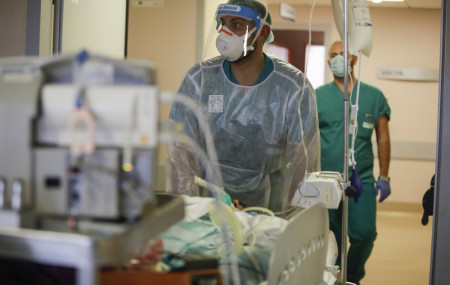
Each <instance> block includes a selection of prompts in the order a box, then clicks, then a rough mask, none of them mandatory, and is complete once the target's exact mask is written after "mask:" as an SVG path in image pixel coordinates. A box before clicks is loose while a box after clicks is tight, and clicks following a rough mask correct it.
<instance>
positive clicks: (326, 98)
mask: <svg viewBox="0 0 450 285" xmlns="http://www.w3.org/2000/svg"><path fill="white" fill-rule="evenodd" d="M357 87H358V84H355V87H354V88H353V91H352V98H351V102H352V105H354V104H355V101H356V92H357ZM359 94H360V95H359V110H358V133H357V136H356V141H355V160H356V170H357V171H358V174H359V175H360V177H361V179H362V181H363V183H375V178H374V176H373V160H374V155H373V149H372V140H371V138H372V134H373V131H374V129H375V128H376V127H377V123H378V118H379V117H381V116H387V118H388V119H389V118H390V115H391V108H390V107H389V105H388V103H387V101H386V98H385V97H384V95H383V93H382V92H381V91H380V90H379V89H378V88H376V87H374V86H371V85H368V84H365V83H363V82H361V86H360V93H359ZM316 97H317V109H318V115H319V129H320V143H321V165H322V171H337V172H340V173H342V172H343V166H344V162H343V157H344V149H343V144H344V137H343V133H344V123H343V121H344V93H343V92H342V91H341V90H340V89H339V87H338V86H337V85H336V83H334V81H333V82H330V83H328V84H325V85H322V86H320V87H319V88H317V89H316ZM350 140H351V136H349V146H351V141H350Z"/></svg>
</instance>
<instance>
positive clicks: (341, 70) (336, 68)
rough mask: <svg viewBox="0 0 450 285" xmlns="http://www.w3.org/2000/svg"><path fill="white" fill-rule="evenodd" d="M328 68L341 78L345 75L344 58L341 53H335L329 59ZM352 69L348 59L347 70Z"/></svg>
mask: <svg viewBox="0 0 450 285" xmlns="http://www.w3.org/2000/svg"><path fill="white" fill-rule="evenodd" d="M330 69H331V71H332V72H333V74H334V75H336V77H339V78H342V77H344V75H345V58H344V56H343V55H340V54H339V55H336V56H335V57H333V58H332V59H331V60H330ZM351 71H352V65H351V59H350V58H349V59H348V72H349V73H350V72H351Z"/></svg>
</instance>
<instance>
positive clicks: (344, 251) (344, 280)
mask: <svg viewBox="0 0 450 285" xmlns="http://www.w3.org/2000/svg"><path fill="white" fill-rule="evenodd" d="M344 70H345V73H344V173H343V179H344V185H346V186H345V188H346V187H347V186H348V185H349V182H348V160H349V151H348V139H349V137H348V131H349V125H348V123H349V97H350V95H349V93H348V0H344ZM344 191H345V190H344ZM342 196H343V198H342V237H341V239H342V240H341V270H342V271H341V272H342V284H347V232H348V196H347V195H346V194H345V192H344V195H342Z"/></svg>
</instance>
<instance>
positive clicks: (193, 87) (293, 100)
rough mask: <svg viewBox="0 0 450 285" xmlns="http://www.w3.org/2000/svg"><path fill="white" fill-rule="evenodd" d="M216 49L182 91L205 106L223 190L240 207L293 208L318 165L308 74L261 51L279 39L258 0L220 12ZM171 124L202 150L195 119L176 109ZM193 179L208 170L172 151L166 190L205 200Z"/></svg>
mask: <svg viewBox="0 0 450 285" xmlns="http://www.w3.org/2000/svg"><path fill="white" fill-rule="evenodd" d="M215 20H216V23H217V25H215V26H216V27H217V33H216V34H217V38H216V48H217V49H218V51H219V52H220V54H221V55H220V56H217V57H214V58H211V59H209V60H205V61H203V62H201V63H199V64H197V65H195V66H194V67H192V68H191V69H190V70H189V71H188V73H187V74H186V76H185V77H184V79H183V81H182V83H181V86H180V87H179V90H178V93H179V94H180V96H187V97H189V98H191V99H193V100H195V101H196V102H197V103H198V104H199V108H200V110H201V112H202V113H203V114H204V116H205V117H206V118H207V123H208V126H209V127H210V129H211V131H212V135H213V142H214V145H215V148H216V151H217V154H218V155H217V156H218V158H217V161H213V162H212V163H213V164H214V163H215V164H216V165H218V166H219V168H220V172H221V174H222V178H223V187H224V190H225V191H226V192H227V193H228V194H229V195H230V196H231V198H232V199H233V201H234V203H235V205H237V206H239V207H240V206H260V207H265V208H269V209H271V210H273V211H275V212H279V211H281V210H284V209H286V208H288V207H289V201H290V199H291V198H292V196H293V194H294V192H295V190H296V189H297V187H298V185H299V183H300V182H301V181H302V179H303V178H304V174H305V171H315V170H318V166H319V163H320V159H319V158H318V151H319V148H320V147H319V133H318V121H317V109H316V98H315V93H314V89H313V88H312V86H311V84H310V82H309V81H308V80H307V79H306V78H305V75H304V74H303V73H302V72H301V71H299V70H298V69H297V68H295V67H294V66H292V65H290V64H288V63H286V62H284V61H282V60H280V59H277V58H274V57H271V56H269V55H267V54H265V53H264V52H263V46H264V44H265V43H267V42H270V41H271V40H272V39H273V34H272V32H271V28H270V25H271V22H272V20H271V16H270V14H269V12H268V11H267V9H266V7H265V6H264V5H263V4H262V3H260V2H258V1H254V0H230V1H228V2H227V3H226V4H221V5H219V6H218V9H217V12H216V15H215ZM170 119H171V120H172V121H173V122H177V123H181V124H182V126H183V132H184V134H187V135H188V136H189V137H190V138H191V139H193V140H194V141H195V142H196V143H197V144H198V145H200V146H201V147H203V148H204V146H205V137H204V133H203V132H202V131H201V129H200V128H199V122H198V119H197V117H196V116H195V115H194V114H193V113H192V112H191V111H190V110H189V109H187V108H186V107H185V106H183V105H182V104H180V103H175V104H173V106H172V109H171V111H170ZM195 176H198V177H201V178H203V179H205V178H207V177H206V175H205V164H204V163H202V161H201V158H200V157H199V156H198V154H197V153H196V152H195V151H194V149H193V148H192V147H190V146H189V145H188V144H183V143H181V142H180V143H175V144H172V145H169V147H168V159H167V164H166V185H167V188H166V189H167V192H169V193H176V194H184V195H199V187H198V185H196V184H195V183H194V178H195Z"/></svg>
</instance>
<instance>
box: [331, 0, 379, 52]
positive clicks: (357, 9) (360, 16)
mask: <svg viewBox="0 0 450 285" xmlns="http://www.w3.org/2000/svg"><path fill="white" fill-rule="evenodd" d="M344 1H345V0H331V4H332V7H333V14H334V21H335V23H336V27H337V29H338V31H339V34H340V35H341V39H342V41H343V42H344V36H345V35H344ZM347 8H348V51H349V52H350V54H357V53H358V52H362V54H364V55H365V56H367V57H369V56H370V53H371V52H372V22H371V20H370V13H369V5H368V4H367V1H366V0H348V5H347Z"/></svg>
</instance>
